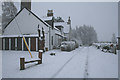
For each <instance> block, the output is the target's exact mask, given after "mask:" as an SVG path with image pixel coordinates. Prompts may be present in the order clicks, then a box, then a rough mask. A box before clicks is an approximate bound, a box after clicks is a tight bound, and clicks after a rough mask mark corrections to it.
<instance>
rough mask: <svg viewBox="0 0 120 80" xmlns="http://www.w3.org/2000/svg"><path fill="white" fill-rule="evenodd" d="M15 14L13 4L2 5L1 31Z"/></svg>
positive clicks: (15, 9) (5, 3)
mask: <svg viewBox="0 0 120 80" xmlns="http://www.w3.org/2000/svg"><path fill="white" fill-rule="evenodd" d="M16 14H17V8H16V6H15V5H14V3H13V2H3V3H2V30H3V31H4V29H5V26H6V25H7V24H8V23H9V22H10V21H11V20H12V19H13V18H14V17H15V15H16Z"/></svg>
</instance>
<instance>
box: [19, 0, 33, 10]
mask: <svg viewBox="0 0 120 80" xmlns="http://www.w3.org/2000/svg"><path fill="white" fill-rule="evenodd" d="M23 8H27V9H29V10H31V0H21V9H23Z"/></svg>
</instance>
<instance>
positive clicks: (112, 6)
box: [32, 2, 118, 41]
mask: <svg viewBox="0 0 120 80" xmlns="http://www.w3.org/2000/svg"><path fill="white" fill-rule="evenodd" d="M48 9H52V10H54V15H55V16H61V17H63V19H64V20H65V21H67V19H68V17H69V16H70V17H71V20H72V28H75V27H76V26H80V25H83V24H86V25H91V26H93V27H94V28H95V30H96V32H97V34H98V40H99V41H111V38H112V34H113V33H115V34H116V36H117V35H118V3H117V2H59V3H55V2H33V3H32V11H33V12H34V13H35V14H36V15H37V16H39V17H42V16H46V14H47V10H48Z"/></svg>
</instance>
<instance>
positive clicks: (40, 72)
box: [2, 47, 118, 78]
mask: <svg viewBox="0 0 120 80" xmlns="http://www.w3.org/2000/svg"><path fill="white" fill-rule="evenodd" d="M52 52H54V53H56V55H55V56H51V55H50V53H52ZM2 54H3V55H2V57H3V67H2V68H3V74H2V76H3V78H117V77H118V55H115V54H112V53H104V52H101V51H100V50H97V49H96V48H94V47H79V48H77V49H75V50H73V51H71V52H66V51H60V50H50V51H48V52H46V53H44V54H43V63H42V64H40V65H35V64H34V63H33V64H27V65H26V67H28V66H31V67H28V68H26V69H25V70H22V71H20V70H19V66H20V65H19V63H20V62H19V59H20V57H21V56H22V57H23V56H24V57H25V59H26V60H29V59H30V55H29V53H28V52H26V51H3V53H2ZM32 54H33V56H34V58H37V56H38V54H37V53H36V52H32Z"/></svg>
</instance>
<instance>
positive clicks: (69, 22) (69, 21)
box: [67, 16, 71, 24]
mask: <svg viewBox="0 0 120 80" xmlns="http://www.w3.org/2000/svg"><path fill="white" fill-rule="evenodd" d="M67 24H71V20H70V16H69V19H68V22H67Z"/></svg>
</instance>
